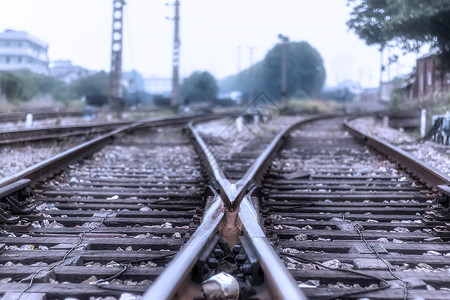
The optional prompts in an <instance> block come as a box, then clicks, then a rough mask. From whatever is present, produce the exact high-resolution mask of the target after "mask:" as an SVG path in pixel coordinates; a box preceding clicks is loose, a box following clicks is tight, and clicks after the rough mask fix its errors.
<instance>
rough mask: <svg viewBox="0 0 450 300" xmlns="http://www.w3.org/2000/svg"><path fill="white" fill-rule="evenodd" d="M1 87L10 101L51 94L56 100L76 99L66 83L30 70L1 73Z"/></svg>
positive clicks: (26, 99)
mask: <svg viewBox="0 0 450 300" xmlns="http://www.w3.org/2000/svg"><path fill="white" fill-rule="evenodd" d="M0 87H1V89H2V91H3V92H4V93H5V96H6V98H8V99H9V100H21V101H28V100H30V99H31V98H33V97H35V96H38V95H44V94H50V95H52V96H53V97H54V98H55V99H56V100H69V99H72V98H73V97H74V94H73V92H72V91H71V89H70V88H69V87H68V86H67V84H66V83H64V82H61V81H59V80H57V79H56V78H53V77H50V76H46V75H41V74H35V73H32V72H30V71H28V70H19V71H10V72H4V73H1V74H0Z"/></svg>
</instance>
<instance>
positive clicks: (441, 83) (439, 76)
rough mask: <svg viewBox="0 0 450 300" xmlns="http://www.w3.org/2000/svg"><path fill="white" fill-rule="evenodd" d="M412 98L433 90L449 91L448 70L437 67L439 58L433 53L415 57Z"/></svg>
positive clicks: (427, 93) (449, 77) (449, 73)
mask: <svg viewBox="0 0 450 300" xmlns="http://www.w3.org/2000/svg"><path fill="white" fill-rule="evenodd" d="M415 78H416V80H415V85H414V91H413V94H414V98H423V97H425V96H428V95H431V94H432V93H434V92H450V71H449V70H447V71H445V72H444V71H442V70H440V68H439V58H438V55H437V54H435V53H431V54H428V55H425V56H424V57H421V58H419V59H417V64H416V74H415Z"/></svg>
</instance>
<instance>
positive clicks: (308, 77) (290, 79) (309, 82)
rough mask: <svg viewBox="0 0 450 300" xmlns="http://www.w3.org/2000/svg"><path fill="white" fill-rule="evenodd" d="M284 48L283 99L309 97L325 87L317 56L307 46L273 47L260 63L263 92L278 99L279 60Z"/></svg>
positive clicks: (323, 73) (307, 44)
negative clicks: (284, 96) (284, 85)
mask: <svg viewBox="0 0 450 300" xmlns="http://www.w3.org/2000/svg"><path fill="white" fill-rule="evenodd" d="M283 47H286V97H287V98H292V97H298V98H304V97H311V96H316V95H318V94H319V93H320V91H321V90H322V88H323V85H324V83H325V77H326V73H325V68H324V66H323V59H322V57H321V55H320V53H319V52H318V51H317V50H316V49H314V48H313V47H311V45H310V44H309V43H307V42H289V43H286V44H277V45H276V46H275V47H273V48H272V49H271V50H270V51H269V52H268V53H267V55H266V57H265V58H264V61H263V72H262V83H263V86H264V89H265V91H266V92H267V93H268V94H269V95H271V96H273V97H274V98H276V99H278V98H280V96H281V64H282V63H281V60H282V51H283Z"/></svg>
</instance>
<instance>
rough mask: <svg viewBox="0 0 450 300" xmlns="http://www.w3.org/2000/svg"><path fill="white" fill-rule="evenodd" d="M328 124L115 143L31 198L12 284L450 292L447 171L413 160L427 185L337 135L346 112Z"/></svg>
mask: <svg viewBox="0 0 450 300" xmlns="http://www.w3.org/2000/svg"><path fill="white" fill-rule="evenodd" d="M322 119H323V118H314V119H311V120H303V121H301V122H300V123H299V124H297V127H292V128H287V129H285V130H284V131H282V132H280V133H278V134H277V135H276V136H275V134H272V135H271V136H269V138H268V137H263V138H261V139H259V140H255V141H254V142H252V143H249V144H248V145H247V147H245V148H244V149H242V150H241V151H239V153H234V154H233V155H231V156H226V157H225V156H221V155H220V152H218V151H214V147H212V146H211V144H212V143H214V139H211V137H207V136H204V135H203V136H202V135H201V134H200V133H199V132H198V131H197V130H196V128H195V124H191V125H190V126H189V129H190V132H191V135H192V136H193V141H194V143H192V140H191V139H190V138H188V137H187V136H186V133H185V132H183V131H182V130H181V128H180V127H171V128H170V129H167V128H166V129H161V128H159V129H154V130H148V129H147V130H144V129H139V130H135V131H134V133H133V134H132V135H126V136H125V139H121V138H116V139H115V142H114V143H113V144H112V145H110V146H106V148H103V149H102V150H101V151H100V152H97V153H96V154H94V155H93V156H92V158H91V159H89V160H87V161H84V162H82V163H79V164H77V165H75V164H72V165H70V167H69V168H66V169H64V171H63V172H62V173H59V174H58V175H56V176H54V177H52V178H51V179H49V180H46V181H42V182H40V183H39V184H36V185H34V187H33V193H32V198H31V199H27V200H24V201H27V202H25V203H26V204H27V205H31V204H34V205H35V206H36V209H37V210H38V212H36V211H35V210H33V211H26V206H27V205H25V206H24V207H22V208H23V210H24V212H25V213H24V212H22V214H21V215H20V221H19V222H18V220H17V219H14V218H15V217H16V216H17V213H15V212H14V211H12V215H11V218H10V220H6V222H9V223H10V224H5V225H3V227H2V228H3V232H2V233H3V236H2V237H1V238H0V244H1V246H2V249H3V251H2V253H1V255H0V264H1V265H2V266H0V282H1V283H0V291H5V292H3V293H4V294H5V293H9V294H8V296H11V297H17V296H19V295H20V294H22V295H21V296H22V297H23V296H24V295H25V294H26V295H27V296H29V297H36V299H44V297H47V299H64V298H66V297H75V298H79V299H88V298H89V297H90V296H97V297H106V296H113V297H116V298H119V297H120V296H121V295H122V294H123V293H124V292H129V293H132V294H138V295H143V296H142V297H143V299H170V298H176V299H203V298H205V297H206V298H209V299H213V298H212V297H213V295H217V294H222V297H225V295H226V294H228V299H235V298H237V294H238V293H239V294H240V299H272V298H274V299H307V298H311V299H338V298H339V299H357V298H370V299H403V298H410V299H414V298H424V299H448V298H449V297H450V291H449V290H448V289H447V286H448V281H449V279H448V272H449V263H448V262H447V259H446V258H447V255H448V253H450V246H449V245H448V242H447V240H448V236H447V234H446V232H447V231H446V230H448V227H446V225H445V224H446V223H445V221H441V220H438V219H439V218H434V219H433V216H434V217H436V214H435V212H436V210H435V209H434V208H435V207H434V206H436V204H437V202H436V196H437V190H438V187H437V185H439V184H443V183H445V178H441V177H439V176H437V178H440V180H441V181H439V180H438V179H436V178H434V177H432V176H431V177H430V176H428V175H427V176H423V174H418V173H419V169H418V167H417V166H416V168H415V169H414V172H415V176H417V175H421V176H420V178H421V180H422V182H419V181H418V179H417V178H415V179H410V178H412V177H411V176H410V175H407V174H405V173H404V172H403V171H401V170H399V169H398V168H397V166H396V165H395V164H393V163H392V162H389V161H388V160H387V159H386V158H385V157H384V156H381V155H380V154H377V153H375V152H374V151H373V150H370V149H369V148H367V147H366V146H365V145H364V144H363V143H361V142H359V141H358V140H356V139H354V138H352V137H351V136H350V135H349V133H348V131H345V130H344V129H343V128H342V129H341V126H337V125H336V124H342V123H343V119H342V118H334V119H324V120H322ZM139 126H140V125H139ZM135 127H138V125H135ZM296 128H298V129H296ZM117 131H120V130H116V133H117ZM122 131H124V130H122ZM359 137H362V136H361V135H359ZM363 139H365V140H366V141H368V140H369V139H368V138H367V137H363ZM372 146H373V145H372ZM92 147H93V148H92V149H91V152H92V151H94V150H93V149H98V148H99V145H96V146H92ZM280 149H281V151H280ZM195 150H196V151H195ZM211 150H212V151H211ZM395 159H396V160H398V157H396V158H395ZM55 164H56V165H57V166H58V168H59V169H61V168H62V167H61V165H60V164H58V163H56V162H55ZM403 168H406V166H405V165H403ZM407 168H408V169H409V170H410V171H411V169H410V168H409V167H407ZM48 172H52V171H49V170H47V173H48ZM53 172H54V171H53ZM423 172H424V171H423V170H422V173H423ZM41 175H42V174H40V175H39V176H38V175H37V174H36V173H34V171H30V170H29V171H27V172H25V171H24V172H22V173H21V174H18V175H17V176H15V177H14V178H9V179H5V180H3V181H2V182H0V186H9V187H10V186H11V185H14V184H15V185H16V188H15V190H16V191H15V193H18V191H19V192H20V193H22V194H21V195H22V196H23V195H26V192H27V191H26V186H27V182H26V181H25V182H23V181H21V182H18V181H17V180H20V179H22V178H30V179H32V180H36V179H37V178H39V177H41ZM430 178H431V179H430ZM433 178H434V179H433ZM430 180H431V181H430ZM433 180H434V181H433ZM442 180H444V182H442ZM8 184H9V185H8ZM20 184H22V185H23V187H25V189H24V188H23V187H22V186H21V185H20ZM447 184H448V182H447ZM4 189H5V188H4ZM439 189H440V190H441V192H442V193H444V194H445V191H443V190H445V186H440V187H439ZM12 190H13V189H11V188H10V189H9V191H10V192H11V193H10V194H11V195H12ZM6 195H9V194H8V193H7V192H6V191H5V190H0V196H1V197H2V198H3V199H4V198H5V197H7V196H6ZM21 195H17V194H16V196H17V197H19V196H21ZM441 198H443V199H446V198H445V196H441ZM4 201H6V203H10V202H11V201H10V199H9V200H4ZM441 202H442V203H444V202H445V201H442V199H441ZM19 204H20V203H19ZM22 204H23V203H22ZM445 228H447V229H445ZM443 229H444V230H443ZM222 272H226V273H228V274H230V275H231V276H232V278H231V277H228V275H224V274H223V273H222ZM214 275H215V277H213V276H214ZM237 284H238V285H239V286H237ZM298 286H300V287H301V288H302V289H301V290H300V289H299V288H298ZM0 294H1V292H0ZM232 294H233V295H232ZM39 297H40V298H39ZM233 297H234V298H233ZM222 299H224V298H222Z"/></svg>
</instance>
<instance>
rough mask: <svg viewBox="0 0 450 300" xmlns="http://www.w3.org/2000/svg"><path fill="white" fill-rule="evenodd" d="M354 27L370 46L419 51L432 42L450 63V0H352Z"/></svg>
mask: <svg viewBox="0 0 450 300" xmlns="http://www.w3.org/2000/svg"><path fill="white" fill-rule="evenodd" d="M347 4H348V5H350V6H352V12H351V16H352V17H351V19H350V20H349V21H348V22H347V25H348V26H349V28H350V29H353V30H354V31H355V33H356V34H357V35H358V36H359V37H360V38H361V39H363V40H365V41H366V43H367V45H379V46H380V48H381V49H383V48H384V47H386V46H388V45H395V46H399V47H401V48H402V49H403V50H405V51H409V52H411V51H418V50H419V49H420V47H421V46H422V45H423V43H429V44H430V45H431V46H432V47H436V48H437V49H439V51H440V56H441V60H442V62H443V63H444V64H445V65H447V66H450V0H408V1H405V0H403V1H399V0H358V1H357V0H348V2H347Z"/></svg>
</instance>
